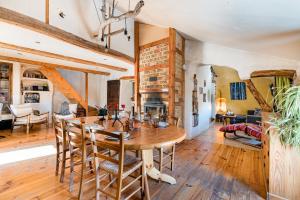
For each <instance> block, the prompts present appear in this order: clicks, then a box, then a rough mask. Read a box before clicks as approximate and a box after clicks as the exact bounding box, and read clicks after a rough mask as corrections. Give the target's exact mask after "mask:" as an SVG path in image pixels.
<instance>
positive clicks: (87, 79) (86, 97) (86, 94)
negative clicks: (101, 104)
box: [85, 72, 89, 116]
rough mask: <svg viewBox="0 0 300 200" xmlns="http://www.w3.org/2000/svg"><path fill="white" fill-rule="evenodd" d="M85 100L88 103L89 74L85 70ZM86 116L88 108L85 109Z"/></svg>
mask: <svg viewBox="0 0 300 200" xmlns="http://www.w3.org/2000/svg"><path fill="white" fill-rule="evenodd" d="M85 102H86V104H87V105H89V74H88V73H87V72H85ZM86 116H89V109H87V110H86Z"/></svg>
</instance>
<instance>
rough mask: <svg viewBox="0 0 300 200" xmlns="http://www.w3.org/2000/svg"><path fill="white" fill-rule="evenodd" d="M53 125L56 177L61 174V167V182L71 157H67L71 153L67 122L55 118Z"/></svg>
mask: <svg viewBox="0 0 300 200" xmlns="http://www.w3.org/2000/svg"><path fill="white" fill-rule="evenodd" d="M53 125H54V132H55V141H56V170H55V175H56V176H58V174H59V166H60V182H61V183H62V182H63V181H64V176H65V170H66V168H68V167H67V166H66V161H67V160H69V159H70V156H67V154H68V153H69V144H68V139H67V133H66V126H65V121H64V120H61V119H59V118H57V117H55V116H53Z"/></svg>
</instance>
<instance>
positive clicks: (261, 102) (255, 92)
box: [245, 79, 273, 112]
mask: <svg viewBox="0 0 300 200" xmlns="http://www.w3.org/2000/svg"><path fill="white" fill-rule="evenodd" d="M245 83H246V85H247V87H248V89H249V90H250V92H251V93H252V95H253V96H254V98H255V100H256V101H257V103H258V104H259V105H260V107H261V108H262V110H263V111H265V112H272V111H273V109H272V107H271V106H270V105H269V104H268V103H267V102H266V101H265V99H264V97H263V96H262V95H261V94H260V92H259V91H258V90H257V89H256V87H255V85H254V84H253V82H252V80H251V79H247V80H245Z"/></svg>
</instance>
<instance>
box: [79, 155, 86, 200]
mask: <svg viewBox="0 0 300 200" xmlns="http://www.w3.org/2000/svg"><path fill="white" fill-rule="evenodd" d="M85 166H86V163H85V161H84V159H83V161H82V164H81V171H80V179H79V191H78V199H79V200H80V199H81V197H82V193H83V192H82V181H83V171H84V168H85Z"/></svg>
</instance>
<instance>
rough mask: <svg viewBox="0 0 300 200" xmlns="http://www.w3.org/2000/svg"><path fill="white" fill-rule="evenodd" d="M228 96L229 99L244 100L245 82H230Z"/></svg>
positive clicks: (245, 94)
mask: <svg viewBox="0 0 300 200" xmlns="http://www.w3.org/2000/svg"><path fill="white" fill-rule="evenodd" d="M230 98H231V100H246V99H247V93H246V83H245V82H235V83H230Z"/></svg>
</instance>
